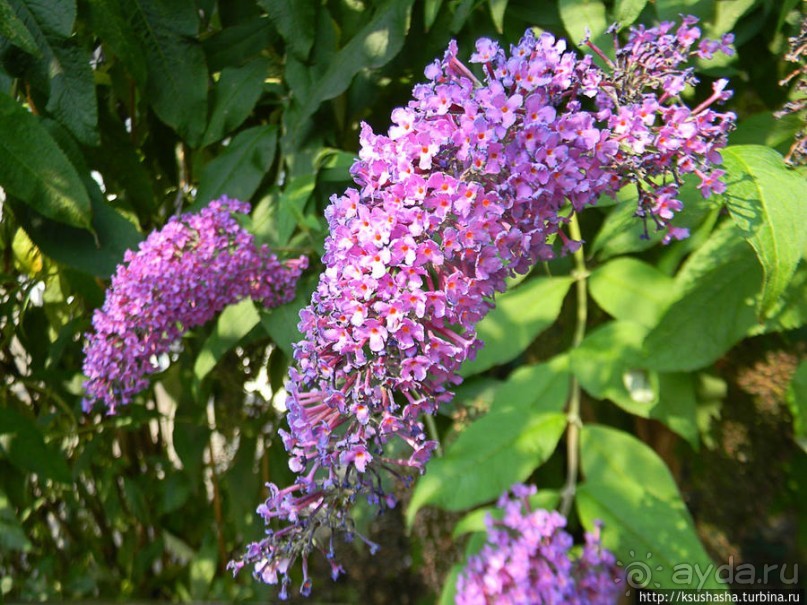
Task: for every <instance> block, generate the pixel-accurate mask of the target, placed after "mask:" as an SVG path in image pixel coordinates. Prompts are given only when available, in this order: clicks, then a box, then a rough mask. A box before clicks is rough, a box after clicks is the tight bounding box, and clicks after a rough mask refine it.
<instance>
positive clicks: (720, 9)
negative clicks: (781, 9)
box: [705, 0, 761, 38]
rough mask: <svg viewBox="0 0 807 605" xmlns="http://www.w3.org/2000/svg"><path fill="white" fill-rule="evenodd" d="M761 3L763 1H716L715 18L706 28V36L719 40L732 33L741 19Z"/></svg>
mask: <svg viewBox="0 0 807 605" xmlns="http://www.w3.org/2000/svg"><path fill="white" fill-rule="evenodd" d="M760 3H761V0H716V2H715V9H714V18H713V19H712V21H711V23H709V26H708V27H707V28H706V32H705V35H707V36H708V37H710V38H719V37H720V36H722V35H723V34H725V33H728V32H730V31H732V30H733V29H734V27H735V25H737V21H738V20H739V19H740V17H742V16H743V15H745V14H746V13H747V12H749V11H750V10H751V9H752V8H754V7H755V6H757V5H758V4H760Z"/></svg>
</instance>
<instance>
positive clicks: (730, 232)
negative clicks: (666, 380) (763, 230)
mask: <svg viewBox="0 0 807 605" xmlns="http://www.w3.org/2000/svg"><path fill="white" fill-rule="evenodd" d="M761 273H762V272H761V269H760V266H759V263H758V262H757V259H756V257H755V256H754V252H753V250H752V249H751V247H750V246H749V245H748V244H747V243H746V242H745V240H744V239H743V238H742V237H741V235H740V233H739V231H738V229H737V228H736V227H734V226H733V225H732V224H731V223H730V222H726V223H724V224H723V225H722V227H721V228H719V229H718V230H717V231H715V233H714V234H713V235H712V237H711V238H710V239H709V240H708V241H707V242H706V243H705V244H704V245H703V246H702V247H701V248H699V249H698V250H697V251H696V252H695V253H694V254H692V256H691V257H690V258H689V260H688V261H687V263H686V264H685V265H684V267H683V269H682V270H681V272H680V273H679V274H678V275H677V276H676V285H677V288H678V290H679V292H680V293H681V298H680V299H678V300H677V301H676V302H674V303H673V304H672V305H671V306H670V307H669V308H668V309H667V311H666V312H665V313H664V315H663V317H662V318H661V320H660V321H659V324H658V325H657V326H656V327H655V328H654V329H653V330H652V331H651V332H650V333H649V334H648V335H647V338H646V339H645V343H644V348H645V352H646V357H645V358H644V359H643V361H642V364H643V365H644V366H645V367H649V368H652V369H655V370H661V371H668V372H679V371H690V370H696V369H699V368H703V367H705V366H707V365H709V364H710V363H712V362H714V361H715V360H717V359H718V358H719V357H720V356H721V355H723V354H724V353H726V351H728V350H729V349H730V348H731V347H732V346H733V345H734V344H735V343H737V342H739V341H740V340H742V338H743V337H744V336H745V335H746V334H747V333H748V332H749V330H750V329H751V328H752V327H753V326H754V325H755V324H756V313H755V312H754V308H755V298H756V295H757V292H758V291H759V288H760V283H761V279H762V275H761Z"/></svg>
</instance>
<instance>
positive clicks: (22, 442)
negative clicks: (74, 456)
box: [0, 407, 73, 483]
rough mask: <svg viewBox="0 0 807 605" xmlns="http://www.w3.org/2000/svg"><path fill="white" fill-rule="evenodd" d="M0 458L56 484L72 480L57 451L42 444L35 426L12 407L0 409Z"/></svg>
mask: <svg viewBox="0 0 807 605" xmlns="http://www.w3.org/2000/svg"><path fill="white" fill-rule="evenodd" d="M0 456H2V457H5V458H7V459H8V460H9V461H10V462H11V464H13V465H14V466H16V467H17V468H19V469H20V470H22V471H24V472H30V473H36V474H37V475H40V476H41V477H42V478H43V479H51V480H53V481H58V482H60V483H70V482H71V481H72V480H73V477H72V474H71V472H70V467H69V466H67V462H66V461H65V459H64V456H62V453H61V451H59V450H58V449H56V448H54V447H51V446H48V445H46V444H45V438H44V437H43V435H42V431H40V429H39V427H37V425H36V424H35V423H34V422H33V421H32V420H31V419H29V418H28V417H26V416H23V415H22V414H20V413H19V412H17V411H16V410H14V409H12V408H4V407H0Z"/></svg>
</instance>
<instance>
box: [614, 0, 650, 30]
mask: <svg viewBox="0 0 807 605" xmlns="http://www.w3.org/2000/svg"><path fill="white" fill-rule="evenodd" d="M645 6H647V0H616V4H614V20H615V21H616V22H617V23H619V26H620V29H621V28H624V27H628V26H629V25H631V24H632V23H633V22H634V21H636V19H638V18H639V15H640V14H642V11H643V10H644V7H645Z"/></svg>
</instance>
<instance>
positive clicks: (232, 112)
mask: <svg viewBox="0 0 807 605" xmlns="http://www.w3.org/2000/svg"><path fill="white" fill-rule="evenodd" d="M268 68H269V60H268V59H266V58H264V57H257V58H255V59H253V60H252V61H250V62H249V63H247V64H246V65H244V66H243V67H227V68H225V69H223V70H222V71H221V77H220V78H219V81H218V82H217V83H216V87H215V88H214V90H213V113H212V115H211V116H210V122H209V123H208V125H207V131H206V132H205V135H204V137H203V139H202V145H209V144H210V143H214V142H215V141H218V140H219V139H221V138H222V137H224V136H225V135H226V134H229V133H230V132H231V131H233V130H235V129H236V128H238V127H239V126H240V125H241V123H242V122H243V121H244V120H246V119H247V117H248V116H249V114H250V113H252V110H253V108H254V107H255V103H257V102H258V99H259V98H260V96H261V92H262V91H263V82H264V79H265V78H266V71H267V69H268Z"/></svg>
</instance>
